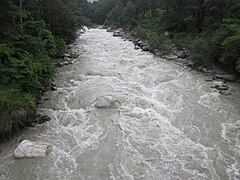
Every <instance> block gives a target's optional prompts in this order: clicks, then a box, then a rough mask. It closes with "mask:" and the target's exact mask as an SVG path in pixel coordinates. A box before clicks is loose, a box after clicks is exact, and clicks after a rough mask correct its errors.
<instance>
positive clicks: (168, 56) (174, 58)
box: [164, 55, 178, 61]
mask: <svg viewBox="0 0 240 180" xmlns="http://www.w3.org/2000/svg"><path fill="white" fill-rule="evenodd" d="M164 58H165V59H166V60H169V61H172V60H176V59H178V57H177V56H176V55H166V56H164Z"/></svg>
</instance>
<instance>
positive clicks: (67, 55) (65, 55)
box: [63, 53, 71, 58]
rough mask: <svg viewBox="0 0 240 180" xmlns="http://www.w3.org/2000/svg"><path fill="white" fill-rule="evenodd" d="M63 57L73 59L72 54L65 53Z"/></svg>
mask: <svg viewBox="0 0 240 180" xmlns="http://www.w3.org/2000/svg"><path fill="white" fill-rule="evenodd" d="M63 56H64V57H67V58H70V57H71V55H70V54H67V53H65V54H64V55H63Z"/></svg>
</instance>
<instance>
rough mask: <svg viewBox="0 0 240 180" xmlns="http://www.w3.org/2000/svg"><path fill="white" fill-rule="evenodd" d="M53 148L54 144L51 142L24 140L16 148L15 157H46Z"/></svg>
mask: <svg viewBox="0 0 240 180" xmlns="http://www.w3.org/2000/svg"><path fill="white" fill-rule="evenodd" d="M51 148H52V145H51V144H49V143H45V142H32V141H29V140H24V141H22V142H21V143H20V144H19V145H18V147H17V148H16V149H15V151H14V157H15V158H17V159H21V158H41V157H46V156H47V155H48V154H49V153H50V151H51Z"/></svg>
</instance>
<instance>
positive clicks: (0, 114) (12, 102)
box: [0, 87, 36, 134]
mask: <svg viewBox="0 0 240 180" xmlns="http://www.w3.org/2000/svg"><path fill="white" fill-rule="evenodd" d="M35 104H36V99H35V97H34V96H32V95H31V94H29V93H22V92H20V91H19V89H17V88H14V87H11V88H10V87H1V91H0V108H1V110H0V132H1V134H3V133H7V132H9V131H10V130H11V128H12V127H13V126H15V127H16V126H18V125H19V124H20V125H23V124H25V123H26V122H16V121H21V120H23V119H21V118H17V117H16V118H13V116H14V113H15V112H16V111H17V110H20V109H25V110H26V109H32V110H33V109H35V108H36V106H35ZM27 113H29V112H27ZM22 118H23V117H22ZM25 118H26V117H25ZM24 120H25V121H26V119H24ZM17 124H18V125H17Z"/></svg>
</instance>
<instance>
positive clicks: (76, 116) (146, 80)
mask: <svg viewBox="0 0 240 180" xmlns="http://www.w3.org/2000/svg"><path fill="white" fill-rule="evenodd" d="M72 50H74V51H77V52H78V53H80V56H79V57H78V58H77V59H76V63H75V64H72V65H68V66H64V67H62V68H59V69H58V70H57V74H56V78H55V83H56V85H57V90H56V91H49V92H47V93H46V94H45V96H44V97H45V98H48V99H49V100H46V101H44V103H42V104H40V105H39V107H38V113H40V114H42V115H48V116H50V117H51V118H52V120H51V121H50V122H48V123H45V124H42V125H38V126H36V127H32V128H27V129H25V130H23V131H21V132H19V133H18V134H17V135H16V136H15V137H14V138H13V139H12V140H11V141H9V142H6V143H4V144H1V145H0V149H1V153H0V179H1V180H5V179H11V180H34V179H38V180H42V179H43V180H46V179H50V180H51V179H66V180H68V179H69V180H71V179H73V180H75V179H76V180H78V179H83V180H85V179H89V180H106V179H111V180H120V179H126V180H128V179H129V180H131V179H132V180H135V179H136V180H140V179H144V180H145V179H146V180H165V179H166V180H175V179H176V180H177V179H181V180H182V179H183V180H185V179H196V180H198V179H214V180H215V179H223V180H225V179H232V180H235V179H240V110H239V108H240V101H239V100H240V96H239V95H240V94H239V93H240V91H239V90H240V87H239V85H237V84H231V92H232V95H230V96H223V95H221V94H220V93H219V92H217V91H215V90H213V89H212V88H211V85H210V83H211V82H206V80H207V78H208V77H205V76H204V75H202V74H199V73H198V72H195V71H191V70H190V69H188V68H184V67H181V66H179V65H178V64H176V63H175V62H170V61H167V60H164V59H162V58H158V57H155V56H154V55H153V54H151V53H148V52H143V51H141V50H134V45H133V43H132V42H128V41H124V40H123V39H121V38H120V37H113V36H112V33H107V32H106V30H103V29H91V30H87V31H86V33H85V34H83V35H81V36H79V38H78V39H77V41H76V42H75V43H74V44H73V45H72ZM105 96H111V97H112V98H113V99H114V100H115V101H116V102H117V103H116V106H115V107H113V108H107V109H105V108H103V109H98V108H96V107H95V103H96V102H97V101H98V100H99V99H101V98H102V97H105ZM24 139H28V140H31V141H38V140H41V141H44V142H48V143H51V144H52V145H53V148H52V152H51V153H50V154H49V155H48V156H47V157H45V158H36V159H21V160H16V159H15V158H14V157H13V151H14V149H15V148H16V147H17V145H18V144H19V143H20V142H21V141H22V140H24Z"/></svg>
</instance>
